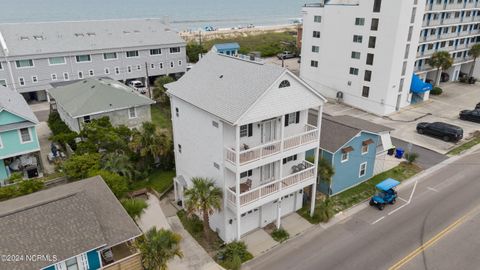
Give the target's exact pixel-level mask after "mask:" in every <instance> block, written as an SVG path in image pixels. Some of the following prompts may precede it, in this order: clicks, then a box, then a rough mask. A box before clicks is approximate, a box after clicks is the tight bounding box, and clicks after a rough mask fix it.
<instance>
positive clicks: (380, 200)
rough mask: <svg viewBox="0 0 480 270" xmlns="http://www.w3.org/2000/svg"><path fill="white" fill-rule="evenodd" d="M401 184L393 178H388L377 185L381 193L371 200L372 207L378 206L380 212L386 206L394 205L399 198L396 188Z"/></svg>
mask: <svg viewBox="0 0 480 270" xmlns="http://www.w3.org/2000/svg"><path fill="white" fill-rule="evenodd" d="M399 184H400V182H398V181H397V180H395V179H392V178H388V179H386V180H383V181H382V182H380V183H379V184H377V185H376V186H375V187H376V188H377V189H378V190H379V192H378V193H377V194H375V196H373V197H372V199H370V205H371V206H377V208H378V209H379V210H383V208H385V205H386V204H388V203H389V204H394V203H395V202H396V200H397V197H398V196H397V192H396V191H395V190H394V188H395V187H396V186H398V185H399Z"/></svg>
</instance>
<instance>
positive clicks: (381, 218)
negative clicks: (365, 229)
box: [372, 216, 385, 225]
mask: <svg viewBox="0 0 480 270" xmlns="http://www.w3.org/2000/svg"><path fill="white" fill-rule="evenodd" d="M384 218H385V216H383V217H381V218H379V219H377V220H375V221H374V222H372V225H373V224H375V223H377V222H379V221H380V220H382V219H384Z"/></svg>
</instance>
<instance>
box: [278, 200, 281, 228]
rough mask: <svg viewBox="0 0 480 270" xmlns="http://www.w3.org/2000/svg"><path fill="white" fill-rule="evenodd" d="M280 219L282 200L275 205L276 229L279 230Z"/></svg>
mask: <svg viewBox="0 0 480 270" xmlns="http://www.w3.org/2000/svg"><path fill="white" fill-rule="evenodd" d="M281 217H282V199H279V200H278V203H277V229H280V219H281Z"/></svg>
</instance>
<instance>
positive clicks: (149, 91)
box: [145, 62, 152, 98]
mask: <svg viewBox="0 0 480 270" xmlns="http://www.w3.org/2000/svg"><path fill="white" fill-rule="evenodd" d="M145 75H146V78H145V86H146V87H147V91H148V97H149V98H152V91H151V90H150V79H149V77H148V63H147V62H145Z"/></svg>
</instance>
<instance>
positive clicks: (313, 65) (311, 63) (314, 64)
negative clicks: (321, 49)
mask: <svg viewBox="0 0 480 270" xmlns="http://www.w3.org/2000/svg"><path fill="white" fill-rule="evenodd" d="M310 66H311V67H318V61H315V60H312V61H310Z"/></svg>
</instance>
